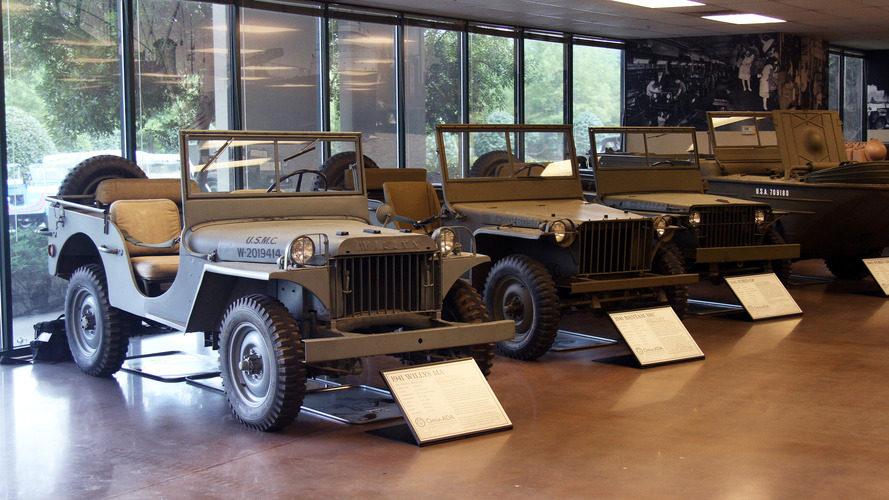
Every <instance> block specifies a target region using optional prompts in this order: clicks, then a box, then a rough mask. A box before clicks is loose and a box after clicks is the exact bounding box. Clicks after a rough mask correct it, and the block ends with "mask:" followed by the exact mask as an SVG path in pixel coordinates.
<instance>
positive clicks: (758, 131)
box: [707, 111, 778, 148]
mask: <svg viewBox="0 0 889 500" xmlns="http://www.w3.org/2000/svg"><path fill="white" fill-rule="evenodd" d="M707 116H708V119H709V120H710V136H711V140H712V141H713V143H714V145H715V146H716V147H717V148H719V147H740V146H761V147H772V148H777V147H778V137H777V135H776V133H775V123H774V122H773V121H772V114H771V113H770V112H749V111H748V112H731V111H725V112H710V113H708V114H707Z"/></svg>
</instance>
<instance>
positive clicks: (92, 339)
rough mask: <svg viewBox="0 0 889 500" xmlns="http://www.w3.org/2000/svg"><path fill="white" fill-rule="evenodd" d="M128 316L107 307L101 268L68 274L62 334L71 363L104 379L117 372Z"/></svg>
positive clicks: (124, 351) (126, 343)
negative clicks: (68, 349) (66, 341)
mask: <svg viewBox="0 0 889 500" xmlns="http://www.w3.org/2000/svg"><path fill="white" fill-rule="evenodd" d="M128 317H129V315H127V314H126V313H124V312H123V311H121V310H119V309H117V308H115V307H111V304H110V303H109V302H108V287H107V285H106V284H105V272H104V271H103V270H102V267H101V266H98V265H96V264H90V265H86V266H83V267H81V268H79V269H77V270H76V271H74V274H72V275H71V279H70V280H69V281H68V290H67V292H66V293H65V331H66V334H67V336H68V347H69V348H70V350H71V356H72V357H73V358H74V362H75V363H77V366H78V367H79V368H80V370H81V371H83V373H86V374H87V375H92V376H94V377H107V376H110V375H111V374H113V373H115V372H117V371H118V370H120V367H121V365H123V361H124V359H125V358H126V355H127V348H128V347H129V337H128V336H127V332H126V331H124V329H123V325H124V324H126V323H127V320H128Z"/></svg>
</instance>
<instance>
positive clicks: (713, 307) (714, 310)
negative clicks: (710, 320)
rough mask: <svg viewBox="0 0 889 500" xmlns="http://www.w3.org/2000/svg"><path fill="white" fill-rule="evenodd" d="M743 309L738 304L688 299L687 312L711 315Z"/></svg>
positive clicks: (696, 314) (697, 314) (693, 314)
mask: <svg viewBox="0 0 889 500" xmlns="http://www.w3.org/2000/svg"><path fill="white" fill-rule="evenodd" d="M743 310H744V307H743V306H742V305H740V304H728V303H726V302H714V301H710V300H698V299H688V314H691V315H692V316H712V315H714V314H726V313H734V312H739V311H743Z"/></svg>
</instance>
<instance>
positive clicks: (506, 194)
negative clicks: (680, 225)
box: [377, 125, 698, 360]
mask: <svg viewBox="0 0 889 500" xmlns="http://www.w3.org/2000/svg"><path fill="white" fill-rule="evenodd" d="M436 135H437V141H438V155H439V158H440V164H441V174H442V188H443V193H444V205H443V206H442V205H440V204H439V201H438V198H437V196H436V191H435V190H434V189H433V188H432V186H431V185H428V184H427V185H425V186H424V184H425V183H399V182H393V183H386V184H385V185H384V186H383V188H384V192H385V198H386V202H387V205H385V206H384V207H381V209H380V210H378V212H377V215H378V217H381V218H383V221H384V222H388V221H390V220H394V222H395V223H396V224H399V225H400V227H403V228H408V229H412V228H420V229H419V230H421V231H424V230H425V231H428V230H432V229H435V228H436V227H439V226H443V227H451V226H454V225H461V226H466V227H468V228H469V229H470V230H471V231H472V233H473V235H474V237H475V241H476V242H477V245H478V248H479V251H483V252H485V253H486V254H487V255H489V256H490V257H491V259H492V262H491V265H484V266H479V267H478V268H475V269H474V270H473V271H472V276H471V279H472V282H473V284H474V285H475V286H476V287H477V288H482V287H484V298H485V303H486V304H487V305H488V308H489V309H490V311H491V314H492V316H493V317H494V318H495V319H510V320H513V321H514V322H515V338H513V339H511V340H506V341H501V342H498V343H497V347H496V350H497V351H498V352H499V353H500V354H502V355H505V356H509V357H513V358H517V359H523V360H532V359H536V358H538V357H540V356H542V355H543V354H545V353H546V352H547V351H548V350H549V349H550V347H551V346H552V344H553V342H554V340H555V338H556V335H557V332H558V323H559V319H560V316H561V314H562V312H574V311H597V312H602V311H605V310H606V309H608V308H616V307H621V306H624V307H626V306H630V307H632V306H633V304H638V305H642V304H651V303H659V302H663V303H669V304H670V305H672V306H673V307H674V309H676V311H677V313H678V314H680V315H682V314H684V312H685V310H686V309H687V300H688V289H687V285H688V284H689V283H693V282H695V281H697V279H698V277H697V275H695V274H685V273H684V272H683V266H682V263H681V261H680V259H679V257H678V250H676V249H675V247H674V246H673V245H672V244H669V243H666V242H663V241H660V240H659V237H666V236H668V233H669V231H670V230H669V229H667V227H666V226H665V225H664V224H663V221H662V220H655V219H651V218H648V217H643V216H639V215H636V214H632V213H629V212H627V211H623V210H617V209H614V208H610V207H605V206H602V205H599V204H596V203H591V202H589V201H586V200H585V199H584V198H583V192H582V190H581V181H580V178H579V177H578V169H577V157H576V154H575V149H574V139H573V136H572V128H571V127H570V126H565V125H440V126H438V127H437V130H436ZM387 207H388V208H387ZM390 211H391V213H389V212H390ZM393 214H394V215H393Z"/></svg>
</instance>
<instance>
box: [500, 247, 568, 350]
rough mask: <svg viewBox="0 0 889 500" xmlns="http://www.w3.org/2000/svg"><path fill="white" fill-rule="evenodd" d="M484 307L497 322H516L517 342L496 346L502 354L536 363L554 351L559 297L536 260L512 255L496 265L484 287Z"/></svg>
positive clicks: (502, 343) (547, 275) (504, 341)
mask: <svg viewBox="0 0 889 500" xmlns="http://www.w3.org/2000/svg"><path fill="white" fill-rule="evenodd" d="M485 303H486V304H487V305H488V309H489V310H490V311H491V316H492V318H493V319H494V320H502V319H511V320H513V321H515V338H513V339H512V340H503V341H500V342H497V344H496V347H495V349H496V351H497V352H498V353H499V354H502V355H503V356H508V357H510V358H516V359H522V360H533V359H537V358H539V357H540V356H543V355H544V354H546V353H547V351H549V349H550V347H552V345H553V342H555V340H556V335H557V334H558V326H559V319H560V317H561V310H560V308H559V297H558V295H557V294H556V287H555V285H554V284H553V279H552V277H551V276H550V274H549V272H548V271H547V270H546V268H545V267H543V265H542V264H540V263H539V262H537V261H536V260H534V259H532V258H530V257H526V256H524V255H510V256H508V257H504V258H503V259H500V260H499V261H497V263H496V264H494V267H493V268H491V272H490V273H489V274H488V279H487V282H486V283H485Z"/></svg>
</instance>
